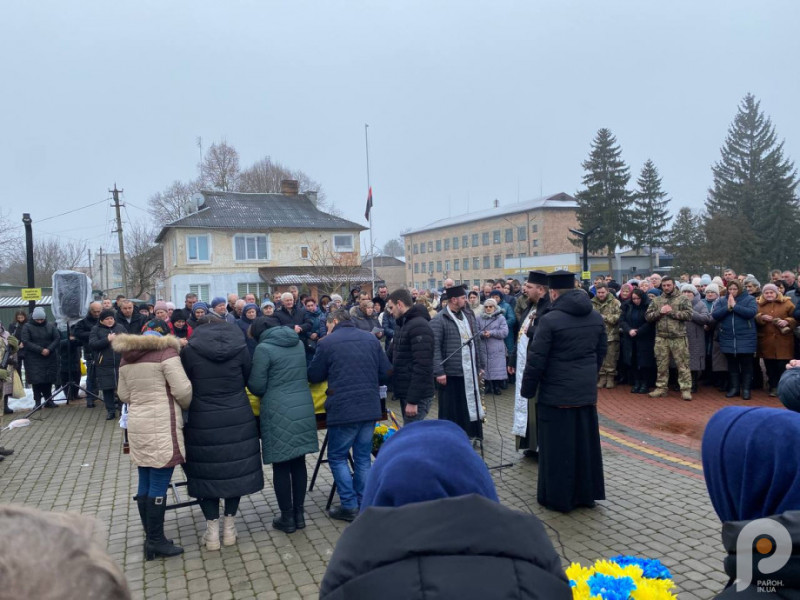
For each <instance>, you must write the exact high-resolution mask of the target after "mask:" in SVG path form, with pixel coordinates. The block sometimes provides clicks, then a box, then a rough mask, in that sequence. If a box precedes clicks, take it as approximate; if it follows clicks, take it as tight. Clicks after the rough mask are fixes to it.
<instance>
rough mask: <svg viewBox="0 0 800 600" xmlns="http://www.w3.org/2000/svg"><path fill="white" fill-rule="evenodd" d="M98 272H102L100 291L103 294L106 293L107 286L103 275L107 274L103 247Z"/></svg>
mask: <svg viewBox="0 0 800 600" xmlns="http://www.w3.org/2000/svg"><path fill="white" fill-rule="evenodd" d="M97 270H98V271H100V289H101V290H103V292H105V291H106V284H105V283H104V282H103V273H105V267H104V265H103V247H102V246H100V265H99V266H98V267H97Z"/></svg>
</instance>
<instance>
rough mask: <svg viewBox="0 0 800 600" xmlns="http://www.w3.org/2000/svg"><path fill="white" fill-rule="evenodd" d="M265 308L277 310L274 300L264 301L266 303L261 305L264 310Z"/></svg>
mask: <svg viewBox="0 0 800 600" xmlns="http://www.w3.org/2000/svg"><path fill="white" fill-rule="evenodd" d="M265 306H271V307H272V308H275V303H274V302H273V301H272V300H264V302H262V303H261V308H264V307H265Z"/></svg>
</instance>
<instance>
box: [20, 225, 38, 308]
mask: <svg viewBox="0 0 800 600" xmlns="http://www.w3.org/2000/svg"><path fill="white" fill-rule="evenodd" d="M22 222H23V223H24V224H25V259H26V262H27V263H28V264H27V266H28V287H29V288H32V287H36V277H35V273H34V270H33V226H32V224H33V220H32V219H31V215H30V213H22ZM34 308H36V300H29V301H28V314H31V313H32V312H33V309H34Z"/></svg>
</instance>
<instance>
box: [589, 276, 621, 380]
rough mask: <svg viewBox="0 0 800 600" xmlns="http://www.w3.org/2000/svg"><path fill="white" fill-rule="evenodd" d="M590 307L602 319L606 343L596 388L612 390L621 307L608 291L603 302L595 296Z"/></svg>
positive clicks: (615, 372)
mask: <svg viewBox="0 0 800 600" xmlns="http://www.w3.org/2000/svg"><path fill="white" fill-rule="evenodd" d="M592 307H593V308H594V310H596V311H597V312H599V313H600V316H601V317H603V324H604V325H605V326H606V339H607V341H608V352H607V353H606V358H605V360H604V361H603V366H602V367H600V372H599V373H598V378H597V387H599V388H602V387H607V388H613V387H614V386H615V381H616V378H617V360H619V318H620V316H621V315H622V305H621V304H620V302H619V300H617V299H616V298H615V297H614V295H613V294H612V293H611V292H610V291H609V293H608V295H607V296H606V299H605V300H600V299H599V298H598V297H597V296H595V297H594V298H592Z"/></svg>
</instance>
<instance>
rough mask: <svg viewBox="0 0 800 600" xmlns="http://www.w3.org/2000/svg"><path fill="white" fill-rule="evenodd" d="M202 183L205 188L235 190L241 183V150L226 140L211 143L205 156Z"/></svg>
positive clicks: (224, 190) (225, 190)
mask: <svg viewBox="0 0 800 600" xmlns="http://www.w3.org/2000/svg"><path fill="white" fill-rule="evenodd" d="M201 172H202V184H203V187H204V188H208V189H213V190H220V191H223V192H235V191H237V190H238V185H239V152H238V151H237V150H236V148H234V147H233V146H229V145H228V143H227V142H226V141H225V140H222V141H221V142H220V143H219V144H211V147H210V148H209V149H208V152H206V155H205V157H204V158H203V168H202V170H201Z"/></svg>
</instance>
